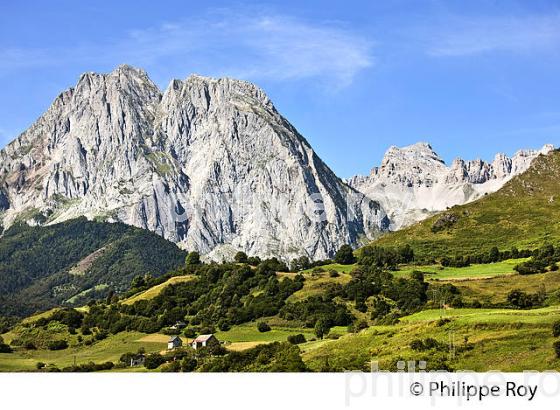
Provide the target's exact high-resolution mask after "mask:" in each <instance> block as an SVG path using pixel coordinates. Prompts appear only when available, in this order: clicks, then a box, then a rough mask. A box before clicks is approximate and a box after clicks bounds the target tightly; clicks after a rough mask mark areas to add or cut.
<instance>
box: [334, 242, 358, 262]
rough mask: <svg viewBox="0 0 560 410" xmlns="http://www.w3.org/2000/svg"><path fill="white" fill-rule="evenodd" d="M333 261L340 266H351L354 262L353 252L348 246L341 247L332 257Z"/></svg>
mask: <svg viewBox="0 0 560 410" xmlns="http://www.w3.org/2000/svg"><path fill="white" fill-rule="evenodd" d="M334 261H335V262H336V263H340V264H341V265H351V264H353V263H354V262H356V258H355V257H354V252H353V251H352V247H351V246H350V245H342V246H341V247H340V249H339V250H338V251H337V252H336V254H335V256H334Z"/></svg>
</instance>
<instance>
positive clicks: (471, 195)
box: [347, 142, 554, 230]
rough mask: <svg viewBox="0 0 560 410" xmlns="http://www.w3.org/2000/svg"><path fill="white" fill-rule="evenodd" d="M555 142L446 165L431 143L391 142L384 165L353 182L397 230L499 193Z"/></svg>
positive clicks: (547, 151)
mask: <svg viewBox="0 0 560 410" xmlns="http://www.w3.org/2000/svg"><path fill="white" fill-rule="evenodd" d="M553 149H554V147H553V146H552V145H545V146H544V147H543V148H542V149H541V150H538V151H537V150H522V151H518V152H517V153H516V154H515V155H514V156H513V157H511V158H509V157H507V156H506V155H504V154H497V155H496V157H495V159H494V161H493V162H492V163H488V162H485V161H482V160H480V159H477V160H474V161H464V160H462V159H459V158H458V159H456V160H455V161H453V164H452V165H451V166H450V167H448V166H446V165H445V163H444V161H443V160H442V159H441V158H440V157H439V156H438V155H437V154H436V153H435V152H434V150H433V149H432V147H431V146H430V145H429V144H427V143H423V142H421V143H417V144H414V145H410V146H408V147H404V148H397V147H391V148H389V150H388V151H387V153H386V154H385V157H384V158H383V162H382V163H381V166H380V167H375V168H373V169H372V170H371V173H370V175H368V176H355V177H352V178H350V179H349V180H348V181H347V182H348V183H349V185H350V186H352V187H354V188H356V189H357V190H359V191H360V192H363V193H364V194H365V195H367V196H368V197H370V198H371V199H373V200H375V201H379V202H380V203H381V205H382V207H383V208H384V209H386V210H387V212H388V215H389V218H390V220H391V224H390V229H391V230H397V229H400V228H403V227H405V226H407V225H410V224H412V223H414V222H417V221H420V220H422V219H424V218H426V217H428V216H430V215H432V214H433V213H436V212H439V211H443V210H445V209H447V208H448V207H452V206H454V205H461V204H465V203H467V202H471V201H474V200H476V199H478V198H480V197H481V196H483V195H485V194H487V193H491V192H495V191H497V190H498V189H500V188H501V187H502V186H503V185H504V184H505V183H506V182H507V181H509V180H510V179H511V178H512V177H514V176H515V175H518V174H520V173H523V172H525V171H526V170H527V169H528V168H529V166H530V165H531V162H532V161H533V159H535V158H536V157H537V156H538V155H540V154H544V155H546V154H548V153H549V152H550V151H552V150H553Z"/></svg>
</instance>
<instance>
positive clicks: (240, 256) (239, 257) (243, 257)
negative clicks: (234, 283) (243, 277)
mask: <svg viewBox="0 0 560 410" xmlns="http://www.w3.org/2000/svg"><path fill="white" fill-rule="evenodd" d="M233 259H234V260H235V261H236V262H237V263H247V261H248V260H249V258H248V257H247V254H246V253H245V252H241V251H239V252H237V253H236V254H235V257H234V258H233Z"/></svg>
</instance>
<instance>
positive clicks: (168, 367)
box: [161, 362, 181, 373]
mask: <svg viewBox="0 0 560 410" xmlns="http://www.w3.org/2000/svg"><path fill="white" fill-rule="evenodd" d="M161 371H162V372H164V373H177V372H180V371H181V363H179V362H171V363H167V364H164V365H163V366H161Z"/></svg>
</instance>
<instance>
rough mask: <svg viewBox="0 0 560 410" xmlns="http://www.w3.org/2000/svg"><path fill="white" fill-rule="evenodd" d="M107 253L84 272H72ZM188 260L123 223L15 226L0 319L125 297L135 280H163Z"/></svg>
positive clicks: (8, 236)
mask: <svg viewBox="0 0 560 410" xmlns="http://www.w3.org/2000/svg"><path fill="white" fill-rule="evenodd" d="M102 248H103V250H102V251H101V252H99V255H98V257H96V258H92V260H91V261H90V263H86V264H84V266H83V267H81V268H80V269H81V270H80V269H78V271H77V272H74V271H71V270H72V269H73V268H74V267H75V266H76V264H78V262H80V261H82V260H83V259H84V258H86V257H87V256H89V255H91V254H92V253H94V252H96V251H98V250H99V249H102ZM185 255H186V253H185V252H184V251H182V250H180V249H179V248H178V247H177V246H176V245H175V244H172V243H171V242H168V241H166V240H164V239H163V238H161V237H159V236H158V235H156V234H154V233H151V232H148V231H145V230H142V229H138V228H133V227H130V226H127V225H124V224H121V223H114V224H110V223H98V222H93V221H88V220H86V219H85V218H78V219H74V220H71V221H67V222H63V223H60V224H56V225H51V226H44V227H30V226H28V225H25V224H16V225H14V226H12V227H11V228H10V229H8V230H7V231H6V232H4V236H3V237H2V239H1V240H0V314H3V315H13V316H24V315H28V314H30V313H33V312H35V311H38V310H45V309H48V308H50V307H53V306H57V305H61V304H65V303H66V302H67V301H69V300H71V301H72V302H74V303H78V304H84V303H85V302H86V301H87V300H89V299H91V298H92V297H97V298H99V297H105V296H106V295H107V294H109V293H110V292H111V291H113V292H114V291H116V292H122V291H125V290H127V289H128V288H129V286H130V282H131V280H132V278H133V277H134V276H136V275H138V274H143V273H150V274H152V275H153V276H160V275H163V274H165V273H166V272H168V271H170V270H172V269H174V268H176V267H178V266H179V265H181V264H182V263H183V261H184V258H185ZM99 285H102V286H99ZM84 291H87V292H85V293H84V295H83V296H82V295H81V292H84ZM72 298H73V299H72Z"/></svg>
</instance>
